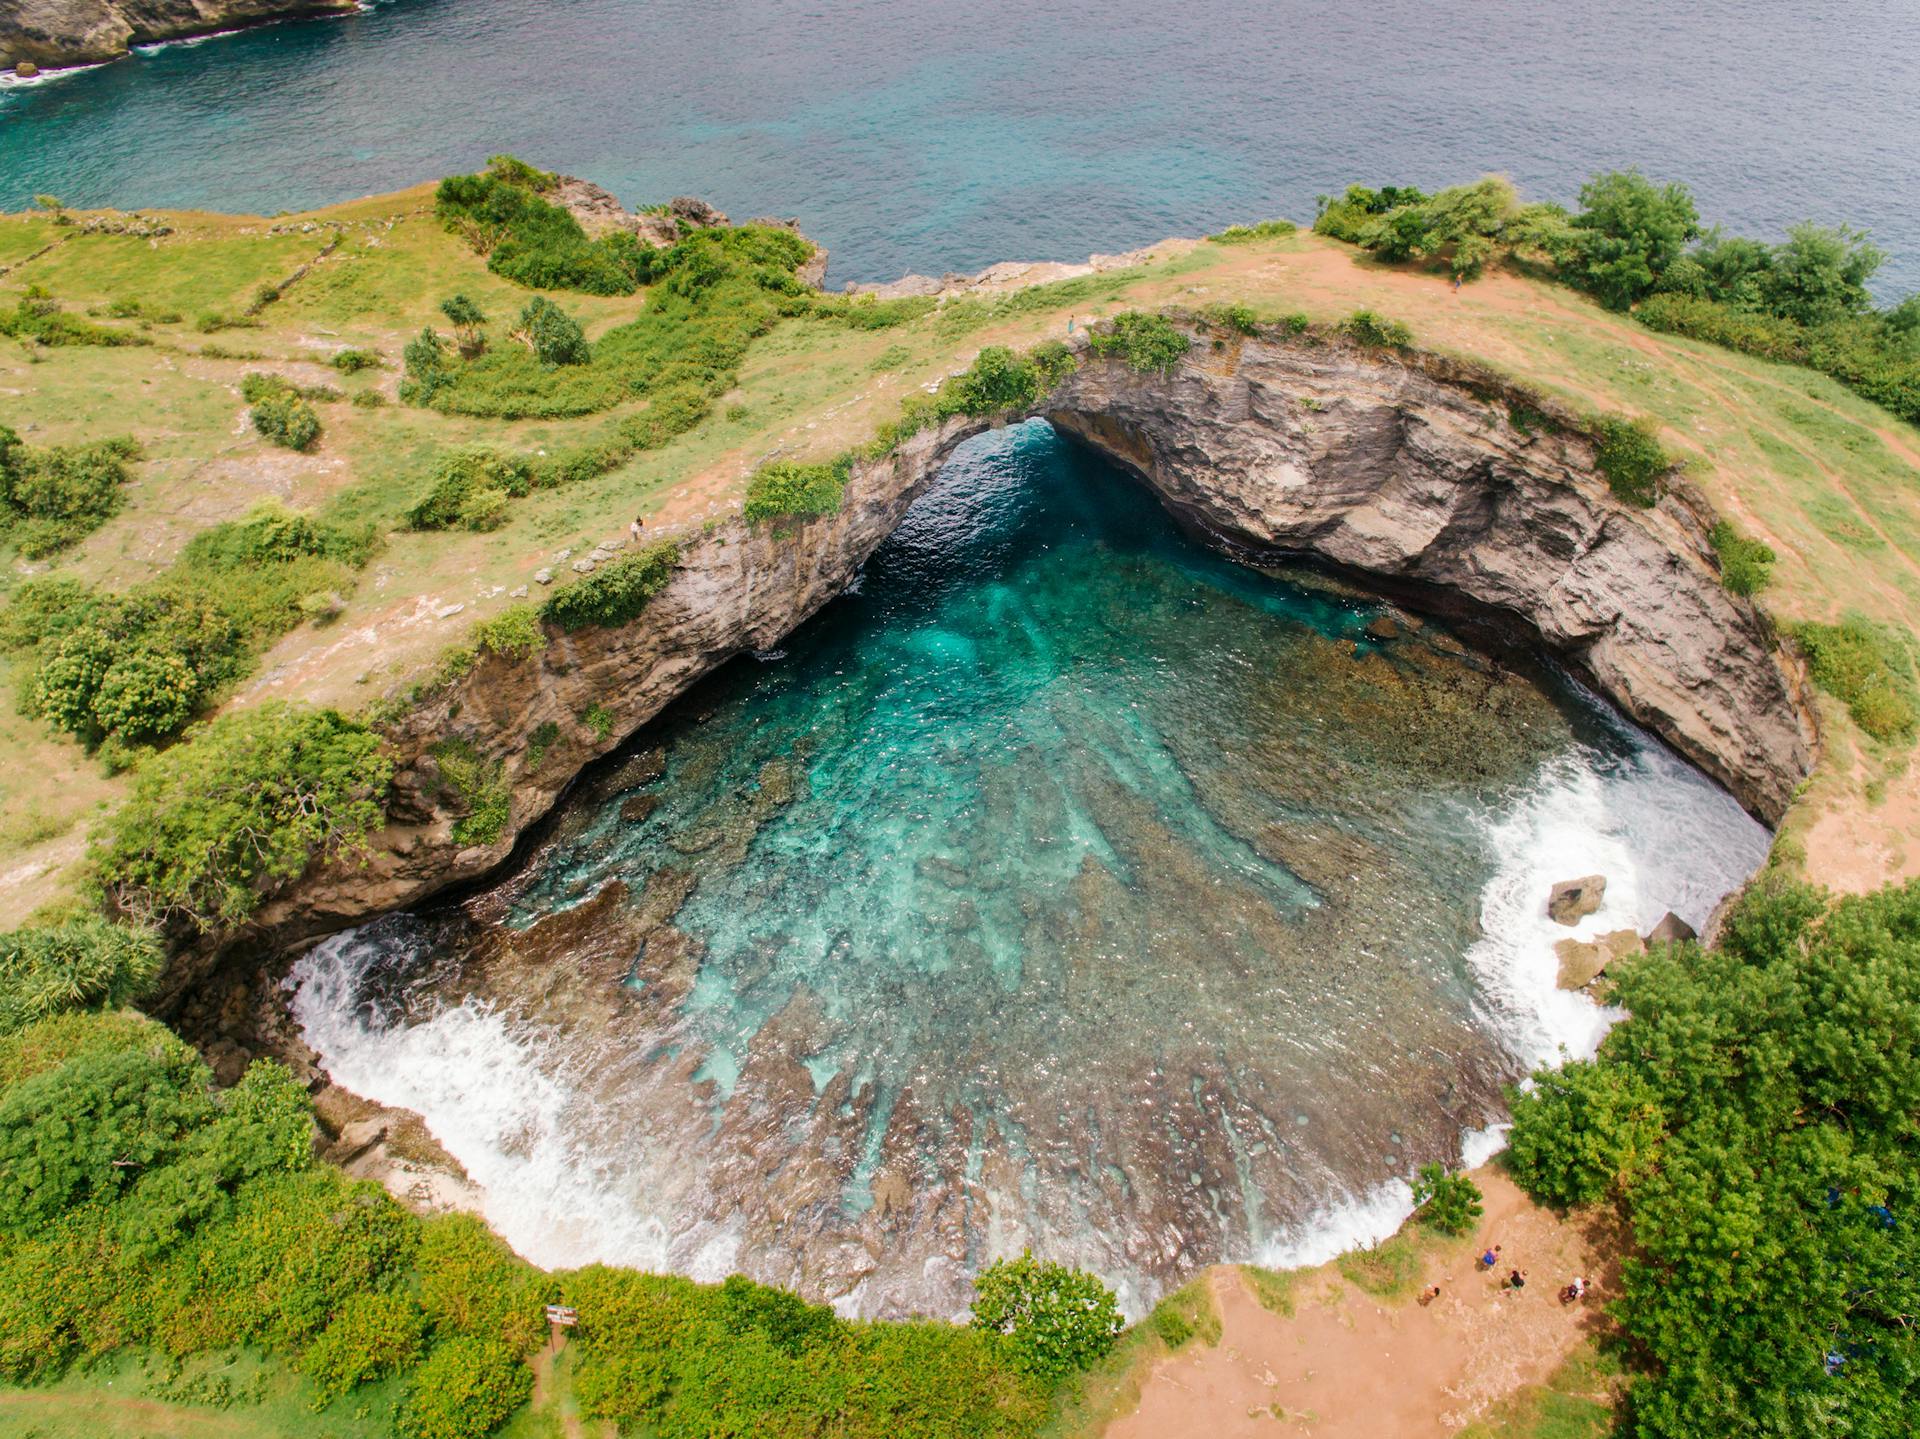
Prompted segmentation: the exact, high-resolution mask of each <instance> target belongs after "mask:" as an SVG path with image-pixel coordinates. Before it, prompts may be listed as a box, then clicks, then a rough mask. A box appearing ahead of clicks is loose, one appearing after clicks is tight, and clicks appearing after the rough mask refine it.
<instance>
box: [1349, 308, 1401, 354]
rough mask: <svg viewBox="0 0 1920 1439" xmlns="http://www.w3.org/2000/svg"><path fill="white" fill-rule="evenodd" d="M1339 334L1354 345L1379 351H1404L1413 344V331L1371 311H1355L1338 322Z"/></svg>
mask: <svg viewBox="0 0 1920 1439" xmlns="http://www.w3.org/2000/svg"><path fill="white" fill-rule="evenodd" d="M1340 333H1341V334H1343V335H1345V336H1346V337H1347V338H1348V339H1350V340H1352V341H1353V342H1354V343H1355V344H1359V345H1371V346H1374V347H1376V348H1381V349H1394V350H1404V349H1406V348H1407V347H1408V346H1410V345H1411V344H1412V343H1413V331H1412V330H1410V329H1408V328H1407V327H1406V326H1405V325H1403V324H1401V323H1400V322H1399V321H1398V320H1388V319H1385V318H1383V317H1381V316H1379V315H1376V314H1375V313H1374V312H1373V311H1372V310H1355V311H1354V312H1353V313H1352V314H1351V315H1349V316H1347V318H1346V319H1344V320H1342V321H1341V322H1340Z"/></svg>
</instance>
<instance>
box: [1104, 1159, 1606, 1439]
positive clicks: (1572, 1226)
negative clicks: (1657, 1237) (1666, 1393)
mask: <svg viewBox="0 0 1920 1439" xmlns="http://www.w3.org/2000/svg"><path fill="white" fill-rule="evenodd" d="M1473 1178H1474V1181H1475V1182H1476V1183H1477V1184H1479V1186H1480V1188H1481V1190H1482V1192H1483V1193H1484V1195H1485V1202H1486V1214H1485V1216H1484V1218H1483V1220H1482V1223H1481V1226H1480V1229H1479V1231H1478V1234H1477V1236H1476V1239H1475V1241H1474V1243H1473V1245H1472V1246H1471V1247H1468V1246H1465V1245H1462V1246H1460V1248H1459V1252H1458V1253H1457V1254H1454V1253H1452V1252H1451V1250H1450V1251H1449V1253H1448V1254H1446V1255H1435V1256H1431V1257H1430V1258H1429V1260H1428V1264H1427V1273H1426V1274H1425V1275H1424V1276H1423V1279H1422V1283H1429V1282H1430V1283H1436V1284H1438V1285H1439V1286H1440V1297H1439V1298H1438V1299H1436V1300H1435V1301H1434V1302H1433V1303H1432V1304H1430V1305H1427V1306H1425V1307H1422V1306H1421V1305H1419V1304H1417V1303H1415V1302H1414V1301H1413V1300H1411V1299H1407V1300H1403V1301H1397V1302H1395V1301H1384V1300H1378V1299H1375V1298H1373V1297H1372V1296H1371V1295H1368V1294H1365V1293H1363V1292H1362V1291H1360V1290H1359V1289H1356V1288H1354V1287H1353V1286H1352V1285H1351V1284H1349V1283H1348V1282H1347V1281H1346V1280H1345V1279H1343V1278H1341V1276H1340V1273H1339V1271H1338V1269H1337V1268H1336V1267H1335V1266H1333V1265H1326V1266H1324V1267H1322V1268H1320V1269H1317V1270H1314V1271H1312V1272H1311V1273H1309V1274H1306V1275H1303V1276H1301V1278H1300V1280H1299V1282H1298V1284H1297V1285H1296V1288H1295V1290H1294V1313H1293V1315H1292V1317H1290V1318H1283V1317H1282V1316H1280V1315H1278V1314H1274V1313H1271V1312H1270V1311H1268V1310H1266V1309H1264V1308H1262V1307H1261V1305H1260V1303H1259V1302H1258V1301H1257V1300H1256V1299H1255V1298H1254V1296H1253V1294H1252V1293H1251V1292H1250V1291H1249V1290H1248V1288H1247V1287H1246V1285H1245V1284H1244V1283H1243V1282H1242V1280H1241V1278H1240V1271H1239V1270H1237V1269H1234V1268H1230V1267H1225V1266H1223V1267H1221V1268H1218V1269H1216V1270H1214V1271H1213V1273H1212V1275H1211V1282H1212V1284H1213V1290H1214V1296H1215V1300H1216V1302H1217V1303H1218V1305H1219V1308H1220V1317H1221V1327H1222V1335H1221V1340H1220V1343H1219V1344H1218V1345H1217V1346H1216V1347H1214V1348H1211V1349H1209V1348H1207V1347H1205V1346H1204V1345H1200V1344H1192V1345H1189V1346H1188V1348H1187V1349H1186V1350H1185V1351H1183V1352H1182V1353H1180V1354H1178V1355H1175V1356H1173V1357H1171V1358H1169V1359H1166V1360H1163V1361H1162V1362H1161V1363H1160V1364H1159V1366H1158V1367H1156V1368H1155V1369H1154V1371H1153V1373H1152V1374H1151V1375H1150V1376H1149V1377H1148V1378H1147V1380H1146V1382H1145V1384H1144V1385H1143V1386H1142V1389H1141V1397H1140V1405H1139V1408H1138V1409H1136V1410H1135V1411H1134V1412H1133V1413H1132V1414H1129V1415H1127V1416H1125V1417H1124V1418H1121V1419H1119V1420H1116V1421H1115V1422H1114V1423H1112V1424H1110V1425H1109V1426H1108V1427H1107V1430H1106V1439H1177V1436H1187V1435H1205V1436H1207V1439H1237V1436H1241V1435H1246V1436H1261V1439H1273V1436H1275V1435H1276V1434H1280V1433H1297V1434H1304V1435H1312V1436H1314V1439H1379V1436H1382V1435H1392V1436H1394V1439H1422V1436H1428V1435H1432V1436H1443V1435H1451V1434H1453V1433H1455V1432H1456V1431H1457V1430H1459V1429H1460V1428H1461V1427H1462V1426H1464V1425H1466V1424H1468V1423H1470V1422H1471V1421H1472V1420H1473V1419H1474V1418H1476V1417H1477V1416H1478V1415H1480V1414H1482V1413H1483V1412H1485V1410H1486V1409H1487V1408H1488V1406H1490V1405H1491V1404H1493V1403H1495V1402H1496V1401H1498V1400H1500V1399H1503V1398H1505V1397H1507V1396H1508V1395H1510V1394H1512V1393H1514V1392H1515V1391H1517V1390H1519V1389H1522V1388H1524V1387H1526V1386H1528V1385H1531V1384H1538V1383H1540V1382H1542V1381H1543V1380H1545V1379H1546V1378H1547V1376H1548V1375H1549V1374H1551V1373H1552V1372H1553V1370H1554V1369H1555V1368H1557V1367H1558V1366H1559V1364H1560V1363H1561V1361H1562V1360H1564V1359H1565V1358H1566V1357H1567V1355H1568V1354H1569V1353H1570V1352H1571V1351H1572V1350H1573V1349H1574V1348H1575V1347H1576V1346H1577V1345H1578V1344H1579V1342H1580V1341H1581V1339H1582V1338H1583V1337H1585V1336H1586V1335H1588V1334H1590V1333H1593V1332H1595V1331H1596V1330H1598V1329H1599V1328H1601V1327H1603V1326H1604V1325H1605V1323H1606V1321H1605V1319H1604V1317H1603V1316H1602V1313H1601V1306H1602V1305H1603V1304H1604V1303H1605V1302H1606V1301H1607V1299H1608V1298H1610V1297H1612V1296H1613V1295H1614V1294H1615V1293H1617V1292H1618V1277H1617V1273H1616V1271H1615V1267H1614V1266H1613V1265H1612V1264H1611V1263H1609V1262H1606V1261H1603V1259H1602V1257H1601V1252H1602V1250H1603V1249H1605V1250H1610V1249H1611V1248H1612V1246H1611V1245H1608V1244H1606V1243H1605V1241H1604V1239H1603V1238H1601V1237H1600V1236H1598V1235H1596V1234H1594V1233H1593V1232H1590V1227H1589V1226H1584V1225H1582V1224H1581V1223H1579V1222H1578V1220H1577V1219H1576V1220H1575V1221H1567V1220H1561V1219H1558V1218H1556V1217H1555V1216H1554V1215H1552V1214H1551V1213H1549V1212H1548V1211H1546V1210H1544V1209H1541V1208H1538V1207H1537V1206H1535V1205H1534V1204H1532V1203H1531V1202H1530V1201H1528V1199H1527V1198H1526V1196H1525V1195H1523V1194H1522V1193H1521V1192H1520V1191H1519V1189H1518V1188H1516V1187H1515V1185H1514V1184H1513V1182H1512V1181H1511V1180H1509V1179H1508V1178H1506V1177H1505V1176H1504V1175H1503V1174H1501V1173H1500V1172H1499V1171H1497V1170H1495V1169H1493V1168H1491V1167H1488V1168H1483V1169H1480V1170H1477V1171H1475V1173H1474V1176H1473ZM1495 1244H1498V1245H1500V1246H1501V1260H1502V1263H1501V1267H1500V1269H1499V1270H1498V1274H1497V1275H1496V1274H1483V1273H1480V1272H1478V1271H1477V1269H1476V1265H1475V1256H1477V1255H1478V1254H1480V1253H1481V1252H1482V1251H1483V1250H1484V1249H1486V1248H1489V1247H1491V1246H1492V1245H1495ZM1516 1265H1517V1266H1518V1267H1520V1268H1521V1269H1523V1270H1525V1271H1526V1274H1527V1285H1526V1287H1525V1288H1524V1289H1521V1290H1519V1291H1517V1292H1516V1291H1507V1290H1503V1289H1502V1288H1501V1287H1500V1286H1499V1284H1498V1282H1497V1278H1498V1275H1504V1274H1505V1273H1506V1272H1507V1269H1508V1268H1510V1267H1513V1266H1516ZM1576 1274H1580V1275H1585V1276H1586V1277H1587V1278H1588V1280H1589V1282H1591V1283H1593V1284H1594V1291H1593V1294H1592V1295H1591V1296H1590V1297H1589V1298H1588V1299H1587V1300H1586V1301H1585V1302H1584V1303H1581V1304H1575V1305H1562V1304H1561V1303H1560V1302H1559V1299H1558V1297H1557V1292H1558V1290H1559V1289H1560V1287H1561V1286H1562V1285H1563V1284H1565V1283H1566V1282H1567V1280H1569V1279H1570V1278H1572V1277H1573V1276H1574V1275H1576ZM1276 1421H1278V1422H1276Z"/></svg>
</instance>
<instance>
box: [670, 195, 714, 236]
mask: <svg viewBox="0 0 1920 1439" xmlns="http://www.w3.org/2000/svg"><path fill="white" fill-rule="evenodd" d="M667 213H668V214H670V215H672V216H673V218H674V219H676V220H678V221H680V222H681V224H682V225H692V226H694V227H695V228H697V229H708V228H710V227H712V226H714V225H724V224H726V223H727V217H726V215H725V214H724V213H723V212H722V211H719V210H716V209H714V207H713V206H711V205H709V204H708V203H707V202H706V201H705V200H696V199H694V197H693V196H691V195H676V196H674V197H673V198H672V199H671V200H669V201H667Z"/></svg>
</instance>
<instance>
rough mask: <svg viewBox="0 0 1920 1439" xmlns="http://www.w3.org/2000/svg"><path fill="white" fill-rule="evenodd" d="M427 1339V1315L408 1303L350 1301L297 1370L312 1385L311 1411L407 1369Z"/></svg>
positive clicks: (380, 1297)
mask: <svg viewBox="0 0 1920 1439" xmlns="http://www.w3.org/2000/svg"><path fill="white" fill-rule="evenodd" d="M426 1338H427V1321H426V1316H425V1315H424V1314H422V1313H421V1312H420V1306H419V1305H417V1304H415V1303H414V1302H413V1301H412V1300H411V1299H407V1298H403V1297H402V1296H400V1295H397V1294H379V1293H361V1294H354V1295H351V1296H349V1297H348V1299H347V1301H346V1303H345V1304H343V1305H341V1306H340V1312H339V1313H338V1314H336V1315H334V1317H333V1321H332V1322H331V1323H330V1324H328V1325H327V1327H326V1328H325V1329H324V1330H322V1331H321V1333H320V1337H319V1338H318V1339H316V1340H314V1341H313V1343H312V1344H310V1345H308V1346H307V1352H306V1353H304V1354H302V1355H301V1356H300V1370H301V1372H302V1373H304V1374H305V1375H306V1376H307V1379H308V1380H309V1381H310V1382H311V1383H312V1385H313V1390H314V1401H313V1407H314V1408H316V1409H323V1408H325V1407H326V1406H327V1405H328V1404H331V1403H332V1402H333V1401H334V1400H335V1399H338V1398H339V1397H340V1396H341V1395H342V1394H345V1393H346V1392H347V1391H348V1390H350V1389H353V1388H354V1387H355V1386H357V1385H360V1384H365V1383H367V1382H368V1381H369V1380H374V1379H385V1378H386V1377H388V1376H389V1375H392V1374H398V1373H400V1372H401V1371H402V1370H403V1369H409V1368H411V1367H412V1366H413V1365H414V1364H415V1363H417V1362H418V1361H419V1359H420V1355H421V1352H422V1351H423V1350H424V1349H425V1347H426Z"/></svg>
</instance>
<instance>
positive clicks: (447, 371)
mask: <svg viewBox="0 0 1920 1439" xmlns="http://www.w3.org/2000/svg"><path fill="white" fill-rule="evenodd" d="M400 361H401V363H402V364H403V365H404V366H405V367H406V377H405V378H404V379H402V380H401V381H400V398H401V399H403V400H405V401H406V402H407V403H409V404H413V405H430V404H432V403H433V402H434V399H435V398H436V397H437V396H438V395H439V394H440V392H441V391H442V390H444V389H446V388H447V387H448V386H449V385H451V384H453V381H454V375H453V362H452V361H451V359H449V357H448V355H447V346H446V342H445V341H444V340H442V339H441V338H440V336H439V335H438V334H436V333H435V332H434V329H433V327H432V326H431V325H428V326H426V327H424V328H423V329H422V330H421V331H420V333H419V334H417V335H415V336H414V337H413V338H412V339H411V340H408V341H407V343H406V345H405V346H404V347H403V348H402V349H401V351H400Z"/></svg>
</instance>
